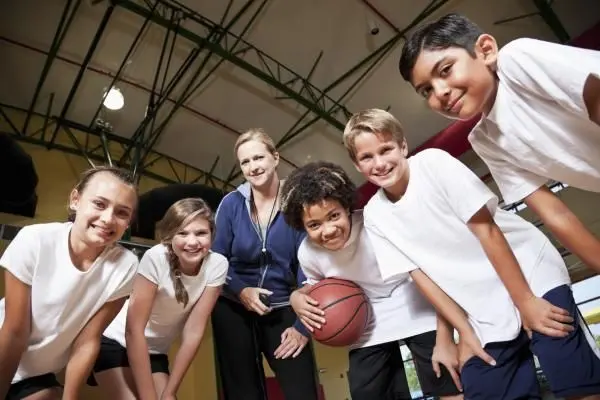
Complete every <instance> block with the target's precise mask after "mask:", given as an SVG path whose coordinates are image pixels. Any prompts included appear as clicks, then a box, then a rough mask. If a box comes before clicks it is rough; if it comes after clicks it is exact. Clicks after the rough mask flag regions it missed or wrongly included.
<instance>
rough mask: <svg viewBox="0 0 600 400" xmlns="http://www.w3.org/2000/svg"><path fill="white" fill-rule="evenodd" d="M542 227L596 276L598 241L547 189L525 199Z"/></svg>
mask: <svg viewBox="0 0 600 400" xmlns="http://www.w3.org/2000/svg"><path fill="white" fill-rule="evenodd" d="M525 204H527V206H528V207H529V208H531V210H532V211H533V212H534V213H535V214H537V215H538V216H539V217H540V219H541V221H542V222H543V223H544V226H546V227H547V228H548V230H549V231H550V232H551V233H552V234H553V235H554V236H555V237H556V238H557V239H558V240H559V241H560V242H561V243H562V244H563V246H565V248H567V249H568V250H569V251H571V252H572V253H573V254H575V255H576V256H577V257H579V258H580V259H581V261H583V263H584V264H586V265H587V266H588V267H590V268H592V269H593V270H595V271H596V272H600V257H598V255H599V254H600V240H598V238H597V237H595V236H594V234H592V233H591V232H590V231H589V229H587V228H586V226H585V225H584V224H583V223H582V222H581V221H580V220H579V218H577V216H576V215H575V214H574V213H573V212H572V211H571V210H570V209H569V208H568V207H567V205H566V204H565V203H563V201H562V200H561V199H560V198H559V197H558V196H557V195H556V194H554V193H552V191H550V189H548V188H547V187H545V186H544V187H541V188H539V189H538V190H536V191H535V192H533V193H532V194H531V195H529V196H527V197H526V198H525Z"/></svg>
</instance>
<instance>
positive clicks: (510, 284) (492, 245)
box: [467, 207, 573, 337]
mask: <svg viewBox="0 0 600 400" xmlns="http://www.w3.org/2000/svg"><path fill="white" fill-rule="evenodd" d="M467 226H468V227H469V229H470V230H471V232H473V234H474V235H475V236H476V237H477V239H478V240H479V242H480V243H481V246H482V248H483V251H484V252H485V254H486V255H487V257H488V259H489V260H490V263H491V264H492V266H493V267H494V269H495V270H496V273H497V274H498V276H499V277H500V280H501V281H502V283H503V284H504V286H505V287H506V289H507V291H508V293H509V295H510V297H511V299H512V300H513V302H514V303H515V305H516V306H517V308H518V309H519V311H520V313H521V316H522V318H523V323H524V325H525V327H526V328H528V329H532V330H535V331H537V332H540V333H543V334H544V335H548V336H557V337H561V336H566V335H567V334H568V332H570V331H572V330H573V327H572V326H570V325H567V324H570V323H571V322H573V318H571V317H570V316H569V314H568V312H567V311H566V310H563V309H561V308H559V307H555V306H553V305H552V304H550V303H549V302H548V301H546V300H544V299H541V298H539V297H536V296H535V295H534V294H533V292H532V291H531V288H530V287H529V284H528V283H527V281H526V280H525V276H524V275H523V271H522V270H521V267H520V266H519V263H518V261H517V259H516V257H515V255H514V253H513V251H512V249H511V248H510V246H509V244H508V242H507V241H506V238H505V237H504V234H503V233H502V231H501V230H500V228H499V227H498V225H496V223H495V222H494V219H493V218H492V215H491V213H490V211H489V210H488V209H487V207H482V208H481V209H480V210H479V211H477V212H476V213H475V215H473V216H472V217H471V219H470V220H469V221H468V222H467Z"/></svg>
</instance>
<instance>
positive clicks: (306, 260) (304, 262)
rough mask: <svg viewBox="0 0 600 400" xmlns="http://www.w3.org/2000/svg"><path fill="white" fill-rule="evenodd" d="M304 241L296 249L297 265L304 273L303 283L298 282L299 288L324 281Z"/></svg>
mask: <svg viewBox="0 0 600 400" xmlns="http://www.w3.org/2000/svg"><path fill="white" fill-rule="evenodd" d="M306 240H307V239H304V241H303V242H302V243H303V244H301V245H300V248H299V249H298V263H299V264H300V270H302V272H303V273H304V281H303V282H301V283H300V282H299V286H304V285H315V284H316V283H317V282H319V281H320V280H322V279H325V276H324V275H323V273H322V272H321V271H320V270H319V267H318V266H317V265H316V263H315V260H314V258H313V257H311V254H310V249H309V248H308V246H307V244H306Z"/></svg>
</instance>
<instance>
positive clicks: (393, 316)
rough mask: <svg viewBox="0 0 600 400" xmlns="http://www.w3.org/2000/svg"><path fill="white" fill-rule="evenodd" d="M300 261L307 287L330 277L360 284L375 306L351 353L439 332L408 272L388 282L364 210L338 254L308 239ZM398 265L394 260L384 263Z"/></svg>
mask: <svg viewBox="0 0 600 400" xmlns="http://www.w3.org/2000/svg"><path fill="white" fill-rule="evenodd" d="M298 261H299V262H300V267H301V268H302V271H303V272H304V274H305V275H306V283H308V284H310V285H314V284H316V283H317V282H318V281H320V280H322V279H325V278H334V277H335V278H339V279H346V280H350V281H353V282H355V283H356V284H358V285H359V286H360V287H361V288H362V289H363V290H364V292H365V294H366V295H367V297H368V298H369V301H370V303H371V307H372V311H373V313H372V315H371V320H370V321H369V324H368V326H367V329H366V331H365V333H364V335H363V336H362V337H361V338H360V340H359V341H358V342H357V343H355V344H353V345H352V346H351V348H359V347H368V346H373V345H376V344H380V343H387V342H392V341H396V340H400V339H403V338H407V337H410V336H414V335H418V334H421V333H425V332H430V331H434V330H435V329H436V315H435V311H434V309H433V308H432V307H431V305H430V304H429V303H428V302H427V300H426V299H425V298H424V297H423V295H421V293H420V292H419V290H418V289H417V287H416V285H415V284H414V282H413V281H412V280H411V279H410V276H409V274H408V273H403V274H399V275H395V276H393V277H391V278H389V279H386V280H384V279H383V278H382V277H381V272H380V271H379V268H377V259H376V258H375V254H374V252H373V247H372V246H371V241H370V240H369V237H368V235H367V232H366V231H365V229H364V228H363V215H362V211H355V212H354V213H353V215H352V232H351V233H350V238H349V239H348V241H347V242H346V244H345V245H344V247H343V248H342V249H340V250H338V251H331V250H327V249H325V248H323V247H320V246H318V245H315V244H314V243H313V242H311V241H310V239H309V238H308V237H306V238H305V239H304V241H303V242H302V244H301V245H300V248H299V249H298ZM380 261H381V262H385V263H387V264H390V266H393V265H395V262H396V260H395V259H388V260H380Z"/></svg>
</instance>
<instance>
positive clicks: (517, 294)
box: [344, 109, 600, 400]
mask: <svg viewBox="0 0 600 400" xmlns="http://www.w3.org/2000/svg"><path fill="white" fill-rule="evenodd" d="M344 144H345V146H346V148H347V149H348V151H349V154H350V156H351V158H352V160H353V162H354V163H355V166H356V167H357V169H358V170H359V171H360V172H361V173H363V175H364V176H365V177H366V178H367V179H369V181H370V182H372V183H373V184H375V185H377V186H379V187H380V188H381V189H379V191H378V192H377V193H376V194H375V195H374V196H373V197H372V198H371V200H370V201H369V203H368V204H367V206H366V207H365V211H364V219H365V228H366V230H367V232H368V233H369V237H370V238H371V241H372V243H373V247H374V248H375V254H376V256H377V259H378V260H389V259H393V260H395V263H394V264H389V263H387V264H386V263H382V262H379V263H378V266H379V268H380V271H381V274H382V277H383V278H384V279H385V278H387V277H389V276H393V275H396V274H398V273H401V272H410V274H411V276H412V277H413V279H415V281H416V283H417V285H419V287H420V288H421V289H422V291H423V293H424V294H425V295H426V296H427V298H428V299H429V300H430V301H431V302H432V303H433V305H434V306H435V307H436V308H439V309H440V311H441V312H442V313H443V314H444V311H443V309H442V307H445V305H444V303H445V302H446V300H445V299H443V298H441V297H439V296H438V295H437V294H435V293H434V291H433V290H432V286H431V281H433V283H434V284H435V285H437V286H439V288H441V289H442V290H443V291H444V292H445V293H446V294H447V295H448V296H449V297H450V298H452V299H453V300H454V301H455V302H456V303H457V304H458V305H459V306H460V307H462V308H463V309H464V310H465V312H466V313H467V315H468V317H469V321H470V323H471V326H472V327H473V329H474V330H475V332H476V333H477V335H478V337H479V339H480V341H481V343H482V344H483V345H484V349H485V350H486V351H487V352H488V353H490V355H491V356H492V357H494V359H495V360H496V362H497V364H496V365H495V366H490V365H488V364H486V363H484V362H483V360H481V359H479V358H478V357H476V356H472V355H469V354H468V355H465V354H463V355H462V356H461V364H463V366H462V371H461V377H462V384H463V389H464V393H465V398H468V399H470V400H471V399H496V398H497V399H520V398H527V399H535V398H540V393H539V388H538V385H537V380H536V374H535V365H534V362H533V356H532V354H531V351H530V350H529V347H530V346H531V349H532V351H533V353H535V354H536V355H537V357H538V359H539V361H540V365H541V367H542V369H543V371H544V373H545V375H546V377H547V379H548V381H549V383H550V387H551V388H552V391H553V393H554V394H555V395H556V396H559V397H567V398H575V397H577V398H586V399H588V398H589V399H597V398H598V394H600V359H599V358H598V354H597V351H598V349H597V348H596V346H595V343H594V340H593V338H591V335H590V334H589V331H588V330H587V328H586V327H585V323H584V322H583V320H582V319H581V318H579V314H578V312H577V306H576V304H575V301H574V299H573V294H572V292H571V288H570V280H569V275H568V273H567V269H566V266H565V264H564V261H563V260H562V257H561V256H560V254H559V252H558V250H557V249H556V248H555V247H554V246H553V245H552V243H551V242H550V240H549V239H548V238H547V237H546V236H545V235H544V234H543V233H542V232H541V231H540V230H538V229H537V228H536V227H535V226H534V225H533V224H531V223H529V222H527V221H525V220H524V219H522V218H521V217H519V216H518V215H516V214H513V213H511V212H508V211H504V210H502V209H501V208H499V207H498V199H497V197H496V196H495V195H494V194H493V193H492V192H491V191H490V190H489V188H488V187H487V186H486V185H485V184H484V183H483V182H482V181H481V180H480V179H479V178H478V177H477V176H476V175H475V174H474V173H473V172H472V171H470V170H469V169H468V168H467V167H466V166H465V165H463V164H462V163H461V162H460V161H458V160H456V159H455V158H453V157H452V156H450V155H449V154H448V153H446V152H444V151H442V150H437V149H428V150H424V151H421V152H419V153H417V154H416V155H414V156H412V157H409V158H406V156H407V147H406V141H405V140H404V134H403V131H402V127H401V125H400V123H399V122H398V120H396V118H394V117H393V116H392V115H391V114H390V113H388V112H386V111H383V110H378V109H370V110H364V111H361V112H359V113H356V114H355V115H353V116H352V117H351V118H350V120H349V121H348V123H347V125H346V128H345V130H344ZM429 280H430V281H429ZM435 285H433V286H435ZM433 289H435V288H433ZM444 316H446V315H445V314H444ZM447 318H448V319H449V320H450V321H451V319H450V317H447ZM523 326H524V327H525V328H526V329H529V330H530V332H529V333H530V335H531V340H530V339H529V338H528V335H527V334H526V333H525V331H524V330H523V329H522V327H523ZM456 328H457V329H458V330H459V334H460V333H461V332H460V330H461V328H459V327H456ZM531 331H533V332H531ZM585 396H589V397H585Z"/></svg>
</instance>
